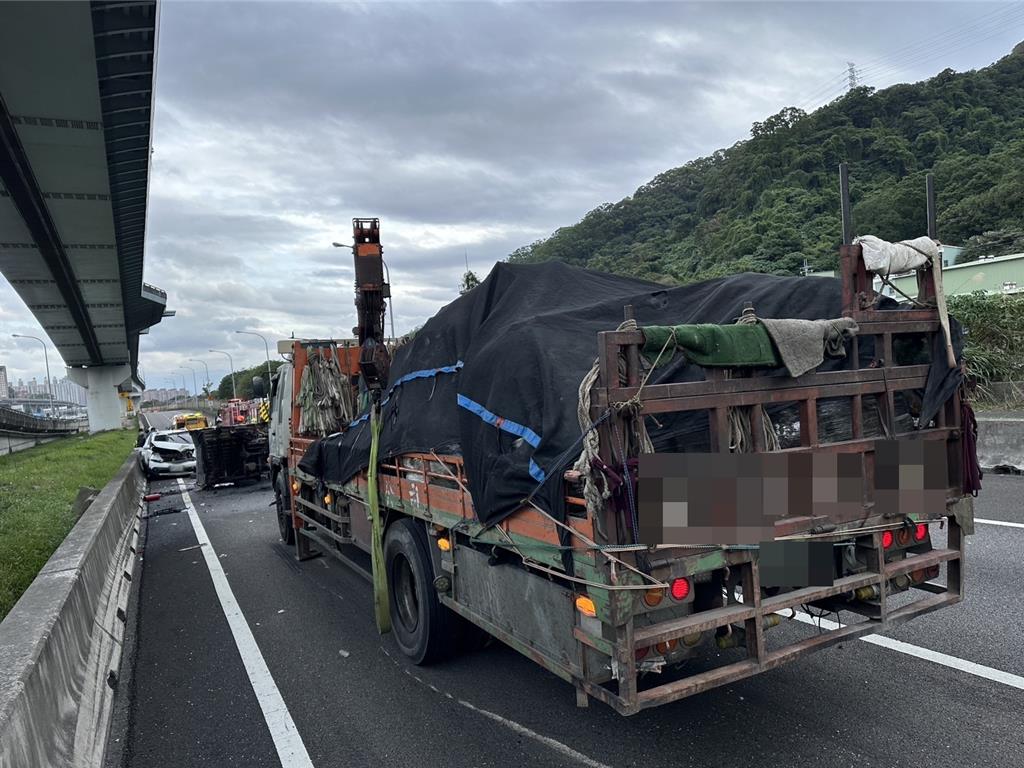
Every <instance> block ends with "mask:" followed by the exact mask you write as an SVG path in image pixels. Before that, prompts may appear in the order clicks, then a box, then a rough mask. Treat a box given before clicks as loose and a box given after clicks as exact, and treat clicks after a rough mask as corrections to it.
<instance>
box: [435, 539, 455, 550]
mask: <svg viewBox="0 0 1024 768" xmlns="http://www.w3.org/2000/svg"><path fill="white" fill-rule="evenodd" d="M437 548H438V549H440V550H441V551H442V552H451V551H452V542H451V540H450V539H445V538H441V537H438V539H437Z"/></svg>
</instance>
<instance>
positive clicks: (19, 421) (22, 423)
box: [0, 405, 82, 434]
mask: <svg viewBox="0 0 1024 768" xmlns="http://www.w3.org/2000/svg"><path fill="white" fill-rule="evenodd" d="M81 428H82V419H47V418H39V417H37V416H32V415H31V414H28V413H22V412H21V411H16V410H14V409H13V408H7V407H6V406H2V405H0V431H9V432H29V433H33V434H42V433H44V432H61V433H64V432H77V431H78V430H79V429H81Z"/></svg>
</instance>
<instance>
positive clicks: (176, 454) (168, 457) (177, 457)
mask: <svg viewBox="0 0 1024 768" xmlns="http://www.w3.org/2000/svg"><path fill="white" fill-rule="evenodd" d="M139 464H140V465H141V466H142V471H143V472H145V473H146V477H148V478H149V479H150V480H152V479H153V478H156V477H166V476H170V475H189V474H192V473H193V472H195V471H196V449H195V446H194V445H193V444H192V435H191V434H189V432H188V430H185V429H165V430H154V431H152V432H150V433H149V434H148V435H146V440H145V442H144V443H143V444H142V448H140V449H139Z"/></svg>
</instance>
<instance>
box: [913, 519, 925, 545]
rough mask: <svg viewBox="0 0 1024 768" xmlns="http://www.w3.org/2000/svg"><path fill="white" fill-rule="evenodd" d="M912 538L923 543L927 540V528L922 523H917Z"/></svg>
mask: <svg viewBox="0 0 1024 768" xmlns="http://www.w3.org/2000/svg"><path fill="white" fill-rule="evenodd" d="M914 538H915V539H916V540H917V541H924V540H925V539H927V538H928V526H927V525H925V524H924V523H918V524H917V525H916V526H915V527H914Z"/></svg>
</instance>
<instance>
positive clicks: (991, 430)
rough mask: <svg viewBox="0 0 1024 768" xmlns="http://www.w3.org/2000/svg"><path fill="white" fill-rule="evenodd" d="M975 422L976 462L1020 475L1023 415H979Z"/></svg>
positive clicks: (1023, 450) (1023, 462) (1023, 455)
mask: <svg viewBox="0 0 1024 768" xmlns="http://www.w3.org/2000/svg"><path fill="white" fill-rule="evenodd" d="M977 418H978V462H979V463H980V464H981V466H982V468H984V469H992V468H994V467H1000V468H1012V469H1016V470H1018V471H1024V413H1021V412H1014V411H1010V412H998V411H995V412H994V411H983V412H980V413H978V414H977Z"/></svg>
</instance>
